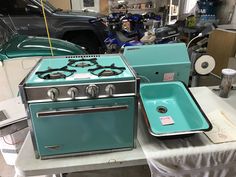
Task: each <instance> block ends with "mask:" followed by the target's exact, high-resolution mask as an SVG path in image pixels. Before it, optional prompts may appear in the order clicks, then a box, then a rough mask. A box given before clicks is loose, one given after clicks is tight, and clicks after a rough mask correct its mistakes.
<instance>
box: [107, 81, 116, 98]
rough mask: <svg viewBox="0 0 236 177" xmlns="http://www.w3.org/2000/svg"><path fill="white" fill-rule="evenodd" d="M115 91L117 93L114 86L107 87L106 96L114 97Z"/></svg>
mask: <svg viewBox="0 0 236 177" xmlns="http://www.w3.org/2000/svg"><path fill="white" fill-rule="evenodd" d="M115 91H116V88H115V86H114V85H112V84H109V85H107V86H106V88H105V92H106V94H107V95H109V96H113V94H114V93H115Z"/></svg>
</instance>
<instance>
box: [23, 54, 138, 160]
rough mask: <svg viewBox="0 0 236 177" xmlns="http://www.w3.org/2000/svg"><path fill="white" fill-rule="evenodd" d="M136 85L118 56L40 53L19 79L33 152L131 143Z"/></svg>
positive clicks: (44, 154)
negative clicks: (34, 62)
mask: <svg viewBox="0 0 236 177" xmlns="http://www.w3.org/2000/svg"><path fill="white" fill-rule="evenodd" d="M138 88H139V83H138V79H137V77H136V76H135V74H134V72H133V71H132V69H131V68H130V67H129V66H128V65H127V64H126V62H125V60H123V58H122V56H120V55H81V56H66V57H48V58H42V59H41V60H40V61H39V63H38V64H37V65H36V67H35V68H34V69H33V70H32V71H31V72H30V74H29V75H28V76H27V77H26V78H25V79H24V81H22V83H21V84H20V94H21V97H22V100H23V102H24V104H25V107H26V109H27V112H28V116H29V120H30V125H31V135H32V139H33V144H34V148H35V152H36V157H37V158H41V159H46V158H54V157H60V156H71V155H75V154H86V153H98V152H106V151H117V150H125V149H132V148H134V147H135V138H136V129H137V125H136V123H137V121H136V119H137V116H136V113H137V94H138Z"/></svg>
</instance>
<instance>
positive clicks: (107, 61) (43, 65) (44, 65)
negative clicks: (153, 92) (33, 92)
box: [26, 55, 134, 86]
mask: <svg viewBox="0 0 236 177" xmlns="http://www.w3.org/2000/svg"><path fill="white" fill-rule="evenodd" d="M88 58H90V57H88ZM88 58H86V57H85V59H88ZM69 59H73V58H69ZM74 59H75V60H78V58H74ZM97 62H98V64H100V65H102V66H110V65H111V64H113V63H114V64H115V65H116V66H118V67H125V68H126V69H125V70H124V71H123V73H121V74H119V75H115V76H109V77H105V76H104V77H97V76H95V75H93V74H91V73H88V69H90V68H96V65H95V66H91V67H85V68H81V67H71V66H68V69H71V70H74V69H75V70H76V72H75V73H74V74H73V75H72V76H70V77H68V78H66V79H63V78H62V79H56V80H43V79H40V78H38V76H37V75H36V74H35V72H36V71H45V70H47V69H48V67H49V66H50V67H51V66H53V67H51V68H61V67H64V66H66V65H67V64H68V59H67V58H44V59H43V60H41V62H40V63H39V65H38V66H37V67H36V68H35V70H34V71H33V72H32V73H31V74H30V76H29V77H28V79H27V81H26V85H27V86H41V85H57V84H60V85H62V84H65V83H66V84H75V83H85V82H86V83H95V82H99V81H102V82H103V81H104V82H105V81H111V82H112V81H121V80H122V81H124V80H131V79H133V78H134V77H133V75H132V73H131V72H130V70H129V68H128V67H127V66H126V65H125V63H124V61H123V59H122V58H121V57H120V56H119V55H101V56H100V57H97ZM78 74H89V76H88V77H89V78H78Z"/></svg>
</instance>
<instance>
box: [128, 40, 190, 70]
mask: <svg viewBox="0 0 236 177" xmlns="http://www.w3.org/2000/svg"><path fill="white" fill-rule="evenodd" d="M124 56H125V57H126V58H127V60H128V61H129V64H130V65H131V66H134V67H135V66H146V65H152V64H156V63H158V64H159V65H163V64H164V65H166V64H175V63H176V62H180V63H186V62H187V60H186V58H188V53H187V50H186V45H185V44H184V43H176V44H159V45H144V46H141V47H139V46H138V47H137V46H129V47H126V48H125V51H124Z"/></svg>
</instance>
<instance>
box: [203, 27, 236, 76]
mask: <svg viewBox="0 0 236 177" xmlns="http://www.w3.org/2000/svg"><path fill="white" fill-rule="evenodd" d="M207 53H208V54H209V55H211V56H212V57H213V58H214V59H215V61H216V66H215V69H214V70H213V73H214V74H217V75H219V76H220V75H221V70H222V69H223V68H227V66H228V62H229V58H230V57H234V56H235V53H236V31H230V30H224V29H216V30H214V31H213V32H212V33H211V34H210V37H209V40H208V47H207Z"/></svg>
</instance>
